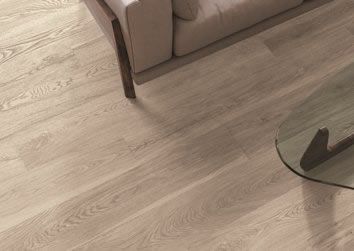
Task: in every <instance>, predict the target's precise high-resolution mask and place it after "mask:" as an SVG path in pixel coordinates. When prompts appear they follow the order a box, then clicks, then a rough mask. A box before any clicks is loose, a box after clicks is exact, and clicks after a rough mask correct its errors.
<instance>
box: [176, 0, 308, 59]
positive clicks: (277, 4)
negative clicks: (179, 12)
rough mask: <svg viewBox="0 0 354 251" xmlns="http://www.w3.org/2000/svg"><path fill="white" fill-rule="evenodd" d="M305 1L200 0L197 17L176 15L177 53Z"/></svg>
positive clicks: (185, 52)
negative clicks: (179, 16) (181, 17)
mask: <svg viewBox="0 0 354 251" xmlns="http://www.w3.org/2000/svg"><path fill="white" fill-rule="evenodd" d="M302 2H303V0H200V1H199V10H198V14H197V18H196V19H195V20H193V21H187V20H183V19H180V18H177V17H176V18H175V21H174V22H175V23H174V54H175V55H177V56H183V55H186V54H188V53H191V52H193V51H195V50H198V49H200V48H202V47H204V46H206V45H208V44H210V43H212V42H215V41H217V40H219V39H221V38H224V37H226V36H228V35H231V34H232V33H235V32H237V31H240V30H242V29H245V28H247V27H250V26H252V25H254V24H256V23H258V22H260V21H262V20H265V19H267V18H269V17H271V16H274V15H276V14H279V13H281V12H283V11H285V10H288V9H290V8H293V7H295V6H298V5H300V4H301V3H302Z"/></svg>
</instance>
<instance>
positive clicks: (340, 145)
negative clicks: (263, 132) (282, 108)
mask: <svg viewBox="0 0 354 251" xmlns="http://www.w3.org/2000/svg"><path fill="white" fill-rule="evenodd" d="M353 133H354V63H353V64H351V65H349V66H347V67H346V68H344V69H343V70H342V71H341V72H339V73H338V74H336V75H335V76H333V77H331V78H329V79H328V80H327V81H325V82H324V83H323V84H322V85H321V87H320V88H319V89H318V90H316V91H315V92H314V93H313V94H311V95H310V96H309V97H308V98H306V100H305V101H304V102H303V103H302V104H301V105H300V106H298V107H297V108H295V110H294V111H292V113H291V114H290V115H289V117H288V118H287V119H286V120H285V121H284V122H283V123H282V125H281V126H280V128H279V131H278V134H277V139H276V147H277V150H278V153H279V156H280V158H281V160H282V161H283V162H284V164H285V165H286V166H287V167H289V168H290V169H291V170H292V171H294V172H295V173H296V174H298V175H300V176H302V177H304V178H308V179H311V180H314V181H319V182H323V183H327V184H331V185H336V186H341V187H347V188H351V189H354V134H353Z"/></svg>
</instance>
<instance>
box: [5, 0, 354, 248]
mask: <svg viewBox="0 0 354 251" xmlns="http://www.w3.org/2000/svg"><path fill="white" fill-rule="evenodd" d="M353 61H354V1H352V0H334V1H333V2H331V3H329V4H326V5H324V6H322V7H320V8H318V9H315V10H312V11H310V12H308V13H306V14H304V15H301V16H299V17H296V18H294V19H292V20H290V21H287V22H285V23H283V24H281V25H278V26H276V27H274V28H272V29H270V30H267V31H265V32H262V33H261V34H258V35H256V36H254V37H252V38H249V39H247V40H244V41H242V42H239V43H237V44H235V45H233V46H231V47H229V48H227V49H224V50H222V51H219V52H217V53H215V54H213V55H210V56H208V57H206V58H203V59H201V60H199V61H197V62H195V63H193V64H191V65H188V66H185V67H183V68H181V69H178V70H176V71H174V72H172V73H170V74H168V75H165V76H163V77H160V78H159V79H156V80H154V81H151V82H150V83H147V84H145V85H142V86H138V87H137V94H138V97H139V98H138V99H137V100H136V101H130V100H127V99H125V98H124V96H123V91H122V87H121V82H120V78H119V75H118V74H119V73H118V68H117V63H116V59H115V56H114V51H113V49H112V48H111V47H110V45H109V43H108V42H107V40H106V39H105V38H104V37H103V34H102V33H101V31H100V30H99V28H98V26H97V25H96V23H95V22H94V20H93V18H92V16H91V15H90V13H89V12H88V10H87V8H86V7H85V5H84V3H83V2H82V1H81V0H31V1H28V0H0V121H1V127H0V250H137V249H141V250H304V249H306V250H336V249H341V250H353V249H354V237H353V225H354V214H353V210H354V191H351V190H345V189H339V188H335V187H330V186H327V185H322V184H317V183H313V182H309V181H304V180H302V179H301V178H299V177H297V176H295V175H294V174H293V173H292V172H290V171H289V170H288V169H287V168H286V167H284V166H283V165H282V163H281V161H280V160H279V158H278V156H277V153H276V150H275V147H274V138H275V133H276V130H277V128H278V126H279V124H280V123H281V122H282V121H283V120H284V119H285V118H286V117H287V115H288V114H289V113H290V112H291V110H292V109H293V108H294V107H295V106H297V105H298V104H299V103H301V102H302V101H303V100H304V99H305V98H306V97H307V96H309V95H310V94H311V93H312V92H313V91H315V90H316V89H317V88H318V87H320V86H321V83H323V80H324V79H327V78H329V77H331V76H333V75H334V74H335V73H336V72H338V71H340V70H341V69H342V68H343V67H345V66H346V65H348V64H350V63H351V62H353Z"/></svg>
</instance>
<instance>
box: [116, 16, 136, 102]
mask: <svg viewBox="0 0 354 251" xmlns="http://www.w3.org/2000/svg"><path fill="white" fill-rule="evenodd" d="M112 25H113V31H114V37H115V42H116V50H115V51H116V55H117V59H118V64H119V69H120V75H121V78H122V82H123V88H124V93H125V96H126V97H127V98H136V95H135V89H134V81H133V78H132V74H131V66H130V62H129V56H128V52H127V48H126V45H125V42H124V38H123V34H122V30H121V27H120V23H119V21H118V19H115V20H114V21H113V22H112Z"/></svg>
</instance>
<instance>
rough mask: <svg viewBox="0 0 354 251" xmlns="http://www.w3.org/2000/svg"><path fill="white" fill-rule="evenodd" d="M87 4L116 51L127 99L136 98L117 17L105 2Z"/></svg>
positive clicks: (88, 1) (87, 2) (89, 0)
mask: <svg viewBox="0 0 354 251" xmlns="http://www.w3.org/2000/svg"><path fill="white" fill-rule="evenodd" d="M85 3H86V5H87V7H88V8H89V10H90V12H91V13H92V15H93V16H94V18H95V19H96V21H97V23H98V24H99V26H100V27H101V29H102V31H103V33H104V34H105V35H106V36H107V38H108V40H109V42H110V43H111V44H112V46H113V47H114V50H115V51H116V55H117V59H118V63H119V69H120V73H121V77H122V82H123V87H124V93H125V96H126V97H127V98H135V97H136V95H135V90H134V82H133V78H132V73H131V66H130V62H129V57H128V52H127V47H126V45H125V42H124V37H123V33H122V29H121V26H120V23H119V20H118V18H117V16H116V15H115V14H114V13H113V11H112V10H111V9H110V8H109V6H108V5H107V4H106V3H105V1H104V0H85Z"/></svg>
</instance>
